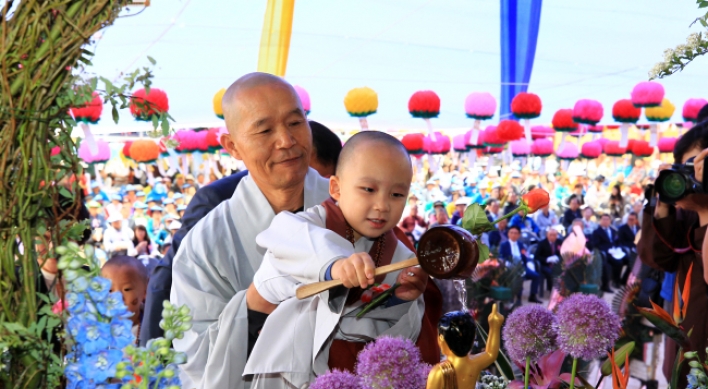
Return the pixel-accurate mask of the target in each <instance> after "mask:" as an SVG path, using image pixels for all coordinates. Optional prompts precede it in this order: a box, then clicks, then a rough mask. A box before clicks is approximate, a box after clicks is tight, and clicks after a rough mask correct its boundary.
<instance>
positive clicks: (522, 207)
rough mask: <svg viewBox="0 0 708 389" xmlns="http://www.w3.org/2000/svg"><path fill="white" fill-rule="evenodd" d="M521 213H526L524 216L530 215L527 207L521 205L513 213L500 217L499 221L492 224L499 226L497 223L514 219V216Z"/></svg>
mask: <svg viewBox="0 0 708 389" xmlns="http://www.w3.org/2000/svg"><path fill="white" fill-rule="evenodd" d="M519 211H526V212H524V214H526V213H528V209H527V208H526V206H525V205H523V204H521V205H519V206H518V207H517V208H516V209H515V210H513V211H511V212H509V213H507V214H506V215H504V216H502V217H500V218H499V219H497V220H495V221H493V222H492V224H497V223H499V222H500V221H502V220H506V219H509V218H512V217H514V215H516V214H517V213H519Z"/></svg>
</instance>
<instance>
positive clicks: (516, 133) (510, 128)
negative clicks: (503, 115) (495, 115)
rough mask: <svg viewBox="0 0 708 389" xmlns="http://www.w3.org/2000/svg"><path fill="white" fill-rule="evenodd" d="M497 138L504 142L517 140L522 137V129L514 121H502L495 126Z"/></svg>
mask: <svg viewBox="0 0 708 389" xmlns="http://www.w3.org/2000/svg"><path fill="white" fill-rule="evenodd" d="M496 133H497V136H498V137H499V139H501V140H503V141H504V142H511V141H514V140H519V139H521V138H523V136H524V128H523V127H522V126H521V124H519V123H518V122H516V121H514V120H502V121H501V122H499V125H498V126H497V132H496Z"/></svg>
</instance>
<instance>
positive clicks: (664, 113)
mask: <svg viewBox="0 0 708 389" xmlns="http://www.w3.org/2000/svg"><path fill="white" fill-rule="evenodd" d="M675 110H676V107H675V106H674V105H673V103H671V101H669V99H666V98H665V99H663V100H662V101H661V105H659V106H658V107H649V108H645V109H644V116H646V117H647V120H648V121H650V122H651V124H650V125H649V133H650V135H649V145H650V146H651V147H656V146H657V142H658V137H659V123H661V122H667V121H669V120H670V119H671V116H673V115H674V111H675Z"/></svg>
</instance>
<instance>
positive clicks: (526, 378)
mask: <svg viewBox="0 0 708 389" xmlns="http://www.w3.org/2000/svg"><path fill="white" fill-rule="evenodd" d="M529 370H531V357H526V373H525V374H524V389H529Z"/></svg>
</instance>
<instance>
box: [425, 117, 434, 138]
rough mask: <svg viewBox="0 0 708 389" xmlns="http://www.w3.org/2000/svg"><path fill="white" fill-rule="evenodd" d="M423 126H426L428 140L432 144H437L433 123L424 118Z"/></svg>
mask: <svg viewBox="0 0 708 389" xmlns="http://www.w3.org/2000/svg"><path fill="white" fill-rule="evenodd" d="M423 120H425V124H427V125H428V136H429V137H430V140H431V141H433V142H437V139H436V137H435V131H433V123H431V122H430V119H428V118H425V119H423Z"/></svg>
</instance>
